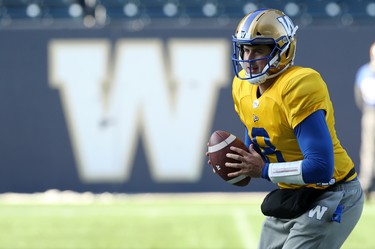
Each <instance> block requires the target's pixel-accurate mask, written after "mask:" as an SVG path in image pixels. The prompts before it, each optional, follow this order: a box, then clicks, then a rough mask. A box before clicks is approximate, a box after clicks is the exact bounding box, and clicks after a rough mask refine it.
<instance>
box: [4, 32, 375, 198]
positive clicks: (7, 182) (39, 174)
mask: <svg viewBox="0 0 375 249" xmlns="http://www.w3.org/2000/svg"><path fill="white" fill-rule="evenodd" d="M231 33H232V29H222V30H219V29H217V30H209V29H184V30H181V29H173V28H171V29H163V30H162V32H161V31H160V30H158V29H155V30H153V29H148V30H145V31H144V32H126V31H124V30H121V29H101V30H94V29H93V30H89V29H82V30H81V29H75V30H74V29H67V30H61V29H60V30H55V29H51V30H42V29H32V30H21V29H19V30H0V37H1V39H0V51H1V56H0V117H1V125H0V192H9V191H10V192H39V191H45V190H47V189H52V188H53V189H60V190H75V191H79V192H83V191H93V192H104V191H109V192H126V193H135V192H191V191H193V192H195V191H264V190H268V189H270V188H272V187H273V185H272V184H270V183H267V182H266V181H264V180H256V179H253V180H252V182H251V183H250V185H249V186H248V187H245V188H240V187H233V186H229V185H228V184H226V183H225V182H222V180H221V179H219V178H218V177H217V176H216V175H213V174H212V172H211V169H210V168H209V167H208V166H207V165H206V158H205V157H204V151H202V158H201V165H202V174H201V176H200V178H199V179H198V180H197V181H194V182H172V183H170V182H165V183H163V182H155V181H154V179H153V178H152V176H151V174H150V170H149V167H148V161H147V160H148V159H147V152H146V151H145V150H144V147H143V142H142V141H143V140H141V139H139V143H138V144H137V147H136V149H135V157H134V161H133V164H134V165H133V167H132V172H131V175H130V178H129V179H128V180H127V181H124V182H102V183H85V182H84V181H82V180H81V178H80V177H79V174H78V171H77V163H76V159H75V156H74V152H73V148H72V143H71V140H70V138H69V131H68V126H67V122H66V119H65V116H64V112H63V106H62V103H61V99H60V96H59V92H58V91H57V90H56V89H53V88H51V87H50V86H49V82H48V74H49V72H48V70H49V67H48V49H47V47H48V46H47V45H48V42H49V41H50V40H51V39H76V38H85V39H87V38H89V39H102V38H105V39H110V40H111V41H113V42H115V41H116V40H119V39H123V38H145V39H148V38H160V39H162V40H163V41H167V40H169V39H171V38H187V39H191V38H214V39H222V38H224V39H227V40H228V47H229V49H231V48H230V47H231V44H230V37H231ZM374 34H375V28H371V27H363V28H360V27H357V28H353V29H348V28H345V29H344V28H333V27H331V28H323V27H319V28H316V27H315V28H314V27H311V28H304V29H300V30H299V33H298V46H297V57H296V63H295V64H298V65H303V66H307V67H312V68H315V69H316V70H318V71H320V73H321V74H322V76H323V78H324V79H325V81H326V82H327V85H328V87H329V89H330V92H331V98H332V101H333V104H334V107H335V116H336V129H337V133H338V136H339V139H340V141H341V143H342V144H343V146H344V147H345V148H346V149H347V151H348V153H349V155H350V156H351V157H352V159H353V161H354V162H355V164H356V167H357V169H358V163H359V157H358V154H359V144H360V117H361V116H360V112H359V110H358V109H357V108H356V107H355V103H354V98H353V91H352V89H353V81H354V75H355V73H356V70H357V69H358V67H359V66H360V65H362V64H363V63H365V62H367V61H368V48H369V46H370V44H371V42H372V41H373V40H375V35H374ZM202 59H204V55H202ZM227 60H228V70H229V72H228V74H229V75H230V77H228V79H225V80H226V81H228V85H227V87H224V88H223V89H221V91H220V95H219V101H218V103H217V106H216V113H215V115H214V119H213V121H212V124H211V127H212V128H211V131H213V130H216V129H226V130H230V131H232V132H233V133H234V134H237V135H242V134H243V131H242V125H241V124H240V123H239V121H238V119H237V116H236V115H235V113H234V111H233V108H232V100H231V91H230V86H229V82H230V81H231V77H232V71H231V68H230V64H229V63H230V57H228V58H227ZM207 73H210V72H207ZM202 108H204V107H202ZM186 129H188V127H181V139H186V136H185V135H184V133H183V132H184V131H186ZM208 136H209V134H207V139H208ZM184 137H185V138H184ZM192 149H194V148H192ZM176 164H178V162H176Z"/></svg>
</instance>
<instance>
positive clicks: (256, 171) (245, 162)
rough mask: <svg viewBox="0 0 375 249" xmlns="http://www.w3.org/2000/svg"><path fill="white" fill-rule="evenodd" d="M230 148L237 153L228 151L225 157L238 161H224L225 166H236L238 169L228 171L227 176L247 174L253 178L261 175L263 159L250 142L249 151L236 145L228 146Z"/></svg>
mask: <svg viewBox="0 0 375 249" xmlns="http://www.w3.org/2000/svg"><path fill="white" fill-rule="evenodd" d="M230 149H231V150H233V151H234V152H236V153H238V154H234V153H228V154H227V157H228V158H231V159H234V160H237V161H239V162H238V163H229V162H227V163H225V166H227V167H231V168H237V169H238V171H236V172H233V173H229V174H228V176H229V177H236V176H239V175H247V176H250V177H254V178H260V177H262V170H263V168H264V161H263V158H262V157H261V155H260V154H258V152H256V151H255V149H254V145H253V144H250V146H249V152H247V151H244V150H243V149H240V148H237V147H233V146H232V147H230Z"/></svg>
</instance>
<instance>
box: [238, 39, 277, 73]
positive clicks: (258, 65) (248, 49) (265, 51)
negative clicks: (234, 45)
mask: <svg viewBox="0 0 375 249" xmlns="http://www.w3.org/2000/svg"><path fill="white" fill-rule="evenodd" d="M242 49H243V54H242V57H243V59H244V60H256V59H261V58H264V57H266V56H268V55H269V54H270V53H271V48H270V46H268V45H251V46H250V45H243V48H242ZM266 64H267V60H265V59H264V60H256V61H253V62H251V66H250V63H249V62H244V63H243V65H244V67H245V68H244V69H245V70H246V72H247V73H251V74H258V73H261V72H262V70H263V68H264V67H265V66H266Z"/></svg>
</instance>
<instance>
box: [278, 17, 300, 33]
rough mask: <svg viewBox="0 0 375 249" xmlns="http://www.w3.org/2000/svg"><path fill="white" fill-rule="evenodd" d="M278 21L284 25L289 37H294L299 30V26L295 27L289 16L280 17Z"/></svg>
mask: <svg viewBox="0 0 375 249" xmlns="http://www.w3.org/2000/svg"><path fill="white" fill-rule="evenodd" d="M277 20H278V21H279V22H280V23H281V24H282V25H283V27H284V29H285V32H286V34H287V35H288V37H289V38H291V37H294V35H295V34H296V31H297V29H298V26H294V24H293V22H292V20H291V19H290V18H289V17H288V16H280V17H278V18H277Z"/></svg>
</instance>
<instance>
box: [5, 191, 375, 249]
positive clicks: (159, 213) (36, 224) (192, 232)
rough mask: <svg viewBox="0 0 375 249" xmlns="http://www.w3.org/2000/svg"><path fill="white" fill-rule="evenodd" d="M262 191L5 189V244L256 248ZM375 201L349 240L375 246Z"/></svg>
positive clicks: (81, 248) (354, 245) (360, 248)
mask: <svg viewBox="0 0 375 249" xmlns="http://www.w3.org/2000/svg"><path fill="white" fill-rule="evenodd" d="M261 199H262V194H257V195H254V194H228V193H227V194H200V195H195V194H185V195H184V194H181V195H133V196H126V195H120V196H113V195H91V194H85V195H78V194H74V193H57V192H52V193H51V192H48V193H45V194H39V195H21V196H19V195H3V196H2V197H0V248H1V249H21V248H22V249H23V248H24V249H60V248H61V249H70V248H72V249H73V248H74V249H86V248H87V249H96V248H97V249H99V248H100V249H195V248H196V249H220V248H223V249H251V248H256V245H257V241H258V238H259V235H260V228H261V224H262V221H263V219H264V217H263V215H262V214H261V212H260V209H259V205H260V202H261ZM373 224H375V202H366V205H365V209H364V213H363V216H362V218H361V220H360V221H359V223H358V225H357V227H356V229H355V230H354V231H353V233H352V234H351V236H350V237H349V239H348V240H347V241H346V243H345V245H344V247H343V248H346V249H370V248H375V240H373V239H372V238H373V236H374V235H373V234H374V231H375V228H374V225H373Z"/></svg>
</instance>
